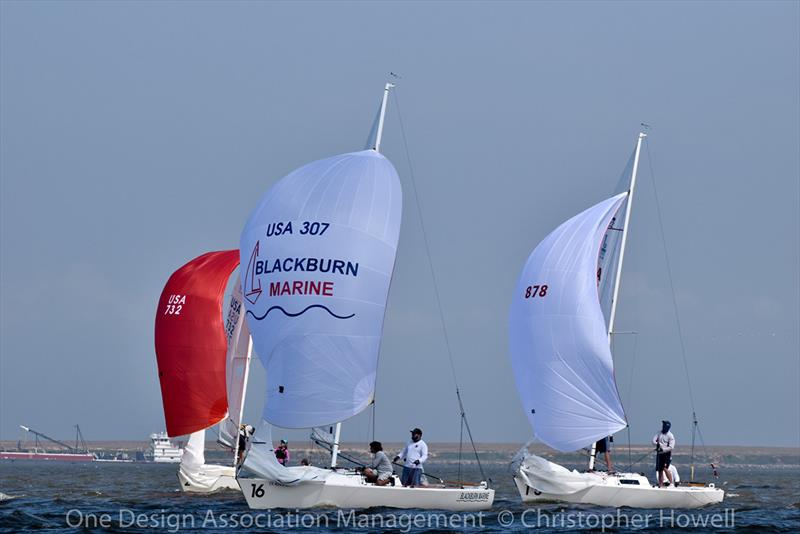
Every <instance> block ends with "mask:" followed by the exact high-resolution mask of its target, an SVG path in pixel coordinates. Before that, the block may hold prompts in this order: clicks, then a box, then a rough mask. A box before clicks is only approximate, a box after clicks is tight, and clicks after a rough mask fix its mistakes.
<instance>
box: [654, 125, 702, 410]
mask: <svg viewBox="0 0 800 534" xmlns="http://www.w3.org/2000/svg"><path fill="white" fill-rule="evenodd" d="M645 146H646V147H647V163H648V166H649V167H650V179H651V181H652V182H653V194H654V196H655V200H656V214H657V216H658V227H659V230H660V231H661V244H662V245H663V246H664V260H665V263H666V266H667V277H668V278H669V287H670V290H671V292H672V308H673V311H674V312H675V322H676V323H677V325H678V340H679V341H680V346H681V358H682V360H683V370H684V373H685V374H686V385H687V386H688V388H689V402H690V403H691V405H692V414H695V413H696V410H695V404H694V392H693V391H692V381H691V379H690V378H689V365H688V363H687V362H686V346H685V344H684V342H683V328H681V319H680V316H679V315H678V300H677V299H676V297H675V284H674V283H673V281H672V267H671V266H670V263H669V254H668V252H667V237H666V234H665V233H664V221H663V219H662V218H661V206H660V203H659V201H658V188H657V187H656V176H655V173H654V172H653V157H652V156H651V155H650V143H648V142H647V140H646V139H645ZM695 419H696V418H695Z"/></svg>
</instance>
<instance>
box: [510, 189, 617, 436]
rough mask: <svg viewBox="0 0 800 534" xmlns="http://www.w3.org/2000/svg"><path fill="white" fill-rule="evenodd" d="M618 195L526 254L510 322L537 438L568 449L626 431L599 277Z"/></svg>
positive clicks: (513, 358) (525, 402) (519, 376)
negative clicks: (601, 258) (525, 261)
mask: <svg viewBox="0 0 800 534" xmlns="http://www.w3.org/2000/svg"><path fill="white" fill-rule="evenodd" d="M626 197H627V193H621V194H619V195H616V196H614V197H611V198H609V199H607V200H605V201H603V202H600V203H599V204H597V205H595V206H593V207H591V208H589V209H587V210H586V211H584V212H583V213H580V214H579V215H576V216H575V217H573V218H572V219H570V220H568V221H567V222H565V223H563V224H562V225H561V226H559V227H558V228H556V229H555V230H554V231H553V232H552V233H551V234H550V235H548V236H547V237H546V238H545V239H544V240H543V241H542V242H541V243H540V244H539V245H538V246H537V247H536V248H535V249H534V251H533V252H532V253H531V255H530V257H529V258H528V261H527V263H526V264H525V268H524V269H523V271H522V275H521V277H520V279H519V282H518V284H517V288H516V292H515V294H514V300H513V303H512V305H511V312H510V318H509V323H510V324H509V334H510V350H511V363H512V365H513V367H514V374H515V376H516V381H517V389H518V390H519V395H520V399H521V400H522V404H523V407H524V409H525V413H526V414H527V416H528V419H529V421H530V423H531V425H532V426H533V429H534V433H535V435H536V437H537V438H538V439H539V440H540V441H542V442H543V443H545V444H547V445H549V446H550V447H552V448H554V449H557V450H560V451H563V452H568V451H573V450H576V449H579V448H581V447H586V446H588V445H590V444H591V443H593V442H595V441H596V440H598V439H600V438H602V437H605V436H609V435H611V434H613V433H615V432H617V431H619V430H621V429H623V428H625V425H626V422H625V414H624V411H623V409H622V404H621V402H620V400H619V395H618V393H617V387H616V384H615V382H614V368H613V362H612V358H611V351H610V349H609V345H608V331H607V327H606V324H607V323H606V319H605V317H604V315H603V309H602V308H601V303H600V296H599V292H600V290H601V289H602V288H599V287H598V285H599V283H600V281H601V280H602V276H598V268H599V267H601V265H602V263H603V262H602V261H601V260H600V256H601V254H600V251H601V249H602V246H603V241H604V238H605V236H606V232H607V231H608V229H609V226H610V225H611V221H612V220H613V219H614V217H615V216H616V214H617V212H618V211H619V209H620V206H621V205H622V203H623V202H624V201H625V199H626Z"/></svg>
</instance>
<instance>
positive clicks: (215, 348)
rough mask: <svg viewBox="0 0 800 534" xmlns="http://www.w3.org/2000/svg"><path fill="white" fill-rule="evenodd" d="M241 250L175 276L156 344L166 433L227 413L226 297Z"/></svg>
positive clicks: (163, 302) (207, 257)
mask: <svg viewBox="0 0 800 534" xmlns="http://www.w3.org/2000/svg"><path fill="white" fill-rule="evenodd" d="M238 263H239V251H238V250H226V251H221V252H208V253H206V254H203V255H202V256H199V257H197V258H195V259H193V260H192V261H190V262H189V263H187V264H186V265H184V266H183V267H181V268H180V269H178V270H177V271H175V272H174V273H173V274H172V276H170V278H169V280H168V281H167V284H166V286H165V287H164V290H163V292H162V293H161V298H160V299H159V302H158V310H157V311H156V324H155V345H156V359H157V360H158V376H159V380H160V382H161V396H162V400H163V402H164V417H165V419H166V423H167V433H168V434H169V435H170V436H182V435H184V434H191V433H193V432H196V431H199V430H203V429H205V428H208V427H210V426H211V425H214V424H216V423H218V422H219V421H220V420H222V419H223V418H224V417H225V415H226V414H227V412H228V401H227V392H226V380H225V373H226V370H225V367H226V360H225V358H226V352H227V348H228V343H227V339H226V336H225V330H224V328H223V324H222V313H221V309H222V299H223V295H224V292H225V286H226V285H227V282H228V278H229V277H230V275H231V272H233V270H234V269H235V268H236V266H237V265H238Z"/></svg>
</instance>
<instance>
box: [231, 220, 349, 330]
mask: <svg viewBox="0 0 800 534" xmlns="http://www.w3.org/2000/svg"><path fill="white" fill-rule="evenodd" d="M288 228H289V229H290V230H289V233H291V223H289V226H288ZM301 233H302V232H301ZM259 248H260V240H259V241H256V244H255V245H254V246H253V251H252V253H251V254H250V261H249V262H248V264H247V271H246V275H245V278H244V296H245V298H246V299H247V300H248V301H249V302H250V303H251V304H255V303H256V302H257V301H258V299H259V297H260V296H261V293H262V292H263V289H262V286H261V275H266V274H272V273H274V272H277V273H282V272H286V271H319V272H324V273H328V272H330V273H338V274H342V275H349V276H353V277H356V276H358V266H359V264H358V262H351V261H344V260H339V259H325V258H285V259H283V260H281V259H276V260H273V263H272V267H271V268H270V261H269V260H261V259H259ZM333 293H334V282H332V281H322V280H292V281H286V280H284V281H275V282H269V295H268V296H269V297H281V296H292V295H316V296H323V297H332V296H333ZM315 308H319V309H322V310H325V311H326V312H328V313H329V314H330V315H331V316H332V317H335V318H336V319H350V318H351V317H354V316H355V313H351V314H350V315H338V314H336V313H334V312H333V311H331V309H330V308H328V307H327V306H324V305H322V304H311V305H308V306H306V307H305V308H304V309H303V310H302V311H300V312H297V313H292V312H289V311H286V309H284V308H283V307H282V306H277V305H275V306H270V307H269V309H267V311H265V312H264V313H263V314H262V315H256V314H255V313H253V312H252V311H250V310H247V314H248V315H250V316H252V317H253V318H254V319H255V320H257V321H261V320H263V319H264V318H266V317H267V315H269V313H270V312H271V311H273V310H279V311H281V312H282V313H283V314H284V315H286V316H287V317H297V316H299V315H303V314H304V313H305V312H307V311H309V310H312V309H315Z"/></svg>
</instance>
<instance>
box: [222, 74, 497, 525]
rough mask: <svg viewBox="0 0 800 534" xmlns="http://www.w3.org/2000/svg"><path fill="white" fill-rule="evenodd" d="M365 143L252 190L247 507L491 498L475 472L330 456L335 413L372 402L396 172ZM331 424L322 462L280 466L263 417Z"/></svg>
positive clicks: (397, 191) (246, 242)
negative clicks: (385, 471) (255, 199)
mask: <svg viewBox="0 0 800 534" xmlns="http://www.w3.org/2000/svg"><path fill="white" fill-rule="evenodd" d="M392 87H393V85H392V84H387V85H386V87H385V88H384V93H383V99H382V100H381V107H380V111H379V115H378V121H377V131H376V135H375V138H374V140H375V142H374V144H372V146H371V147H369V148H368V149H366V150H362V151H359V152H352V153H347V154H341V155H338V156H333V157H329V158H327V159H323V160H319V161H315V162H313V163H309V164H307V165H305V166H304V167H301V168H299V169H297V170H295V171H294V172H292V173H290V174H289V175H287V176H286V177H284V178H283V179H281V180H280V181H279V182H277V183H276V184H275V185H274V186H272V188H271V189H270V190H269V191H267V193H266V195H265V196H264V197H263V198H262V199H261V200H260V202H259V203H258V205H257V206H256V208H255V210H254V211H253V212H252V214H251V215H250V218H249V220H248V221H247V223H246V225H245V227H244V230H243V231H242V236H241V241H240V247H239V248H240V253H241V265H242V267H243V269H244V267H245V266H246V269H244V270H243V272H242V283H243V286H244V289H243V293H244V296H245V308H246V317H247V322H248V326H249V328H250V331H251V333H252V337H253V343H254V349H255V352H256V353H257V354H258V356H259V359H260V360H261V362H262V364H263V365H264V368H265V370H266V376H267V389H266V402H265V405H264V410H263V421H262V422H261V423H260V424H259V426H258V428H257V429H256V432H255V436H254V438H253V439H252V441H251V444H250V447H249V450H248V452H247V456H246V458H245V461H244V465H243V467H242V469H241V470H240V472H239V477H238V480H239V484H240V486H241V488H242V491H243V493H244V496H245V499H247V504H248V505H249V506H250V507H251V508H255V509H267V508H292V509H294V508H311V507H318V506H334V507H339V508H370V507H375V506H386V507H395V508H420V509H442V510H480V509H486V508H489V507H490V506H491V504H492V501H493V500H494V490H493V489H491V488H489V487H488V486H487V484H486V483H485V482H481V483H477V484H474V485H468V484H459V485H454V486H449V487H446V486H444V485H442V486H441V487H433V486H430V487H427V488H424V489H422V488H406V487H401V485H400V484H399V481H397V480H395V482H396V483H395V485H394V486H391V485H388V486H377V485H374V484H370V483H368V482H367V481H366V480H365V479H364V477H363V476H362V475H361V474H360V473H357V472H356V471H354V470H352V469H343V468H341V467H339V466H338V465H337V451H338V441H339V432H340V428H341V427H340V425H341V422H342V421H344V420H346V419H348V418H350V417H353V416H354V415H356V414H358V413H360V412H362V411H363V410H364V409H366V408H367V407H368V406H369V405H370V404H371V403H372V402H373V397H374V392H375V379H376V374H377V366H378V353H379V350H380V343H381V333H382V329H383V319H384V312H385V309H386V301H387V298H388V292H389V284H390V282H391V279H392V272H393V270H394V263H395V255H396V251H397V242H398V238H399V234H400V220H401V214H402V190H401V186H400V179H399V177H398V175H397V171H395V169H394V166H393V165H392V164H391V162H390V161H389V160H388V159H387V158H386V157H384V156H383V155H382V154H381V153H380V142H381V134H382V131H383V123H384V117H385V113H386V103H387V99H388V96H389V91H390V89H391V88H392ZM273 425H275V426H278V427H282V428H305V429H313V428H315V427H330V426H335V428H336V431H335V432H334V438H333V439H332V447H331V452H332V456H331V467H330V468H329V469H328V468H320V467H312V466H284V465H281V464H280V463H279V462H278V461H277V459H276V457H275V454H274V452H273V445H272V430H271V429H272V426H273Z"/></svg>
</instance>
